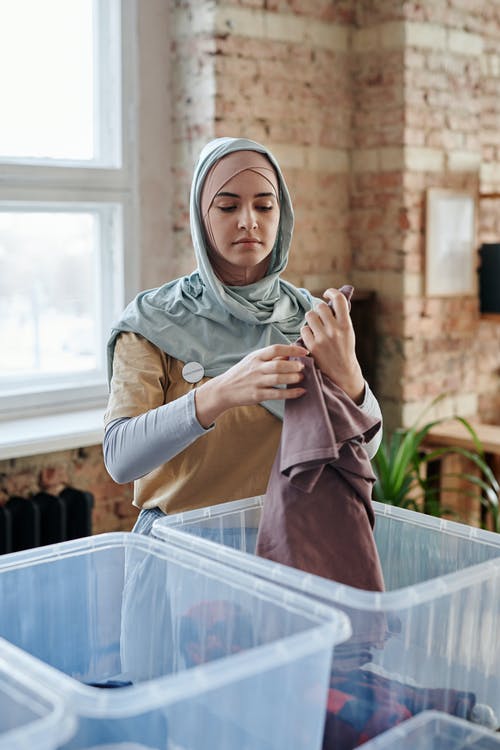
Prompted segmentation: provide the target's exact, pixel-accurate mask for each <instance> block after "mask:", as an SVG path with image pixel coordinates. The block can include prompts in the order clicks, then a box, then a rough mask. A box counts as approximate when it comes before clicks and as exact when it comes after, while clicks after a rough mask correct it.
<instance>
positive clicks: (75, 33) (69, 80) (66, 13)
mask: <svg viewBox="0 0 500 750" xmlns="http://www.w3.org/2000/svg"><path fill="white" fill-rule="evenodd" d="M93 16H94V2H93V0H70V1H69V0H42V1H41V0H14V1H13V0H0V91H1V92H2V104H1V111H2V115H1V128H0V154H1V155H2V156H7V157H18V158H23V157H24V158H26V157H27V158H52V159H75V160H89V159H93V158H94V157H95V155H96V150H97V147H96V138H95V133H94V122H95V119H96V117H95V102H96V101H97V99H96V91H95V90H94V87H95V82H96V81H98V80H99V79H98V76H97V75H96V70H95V69H94V61H95V60H96V59H97V57H96V50H95V39H94V28H95V19H94V17H93Z"/></svg>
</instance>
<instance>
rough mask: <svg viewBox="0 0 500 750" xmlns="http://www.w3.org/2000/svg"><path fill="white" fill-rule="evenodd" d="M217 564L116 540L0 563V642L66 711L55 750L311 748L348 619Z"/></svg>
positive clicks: (135, 538) (64, 546)
mask: <svg viewBox="0 0 500 750" xmlns="http://www.w3.org/2000/svg"><path fill="white" fill-rule="evenodd" d="M222 563H223V555H221V556H220V561H211V560H208V559H206V558H205V557H202V556H199V555H197V554H193V553H192V552H190V551H189V550H187V549H183V548H182V544H181V545H176V546H172V547H169V546H168V545H165V544H164V543H163V542H160V541H158V540H156V539H150V538H147V537H143V536H140V535H137V534H127V533H121V534H102V535H99V536H95V537H88V538H85V539H81V540H75V541H70V542H63V543H61V544H58V545H53V546H49V547H41V548H37V549H34V550H28V551H24V552H18V553H14V554H10V555H5V556H3V557H2V558H1V559H0V602H1V607H0V636H1V637H3V638H5V639H7V641H9V642H10V643H11V644H14V645H12V646H10V649H11V652H12V654H11V656H12V663H14V662H15V663H17V664H21V665H22V669H23V671H24V672H25V673H26V674H29V675H30V678H31V679H32V680H33V681H34V682H36V683H38V684H43V685H44V686H47V687H48V688H50V689H51V690H53V691H54V692H56V693H57V694H58V695H60V696H64V699H65V701H66V703H67V705H68V706H69V707H70V710H71V711H72V712H74V714H76V717H77V731H76V734H75V736H74V737H73V738H72V739H71V740H70V741H69V742H68V743H67V744H65V745H62V747H64V749H65V750H70V748H71V749H73V748H75V749H76V748H78V749H80V748H82V749H83V748H100V747H109V746H111V747H113V745H117V747H120V743H122V744H123V743H128V744H129V745H132V746H133V744H134V743H135V744H136V745H139V746H145V747H146V748H159V749H161V750H172V749H173V748H175V750H202V749H203V750H206V749H207V748H210V749H212V748H214V749H215V748H217V750H235V748H238V750H290V748H294V749H297V750H313V749H316V750H319V748H320V747H321V738H322V725H323V721H324V713H325V712H324V701H325V695H326V691H327V684H328V677H329V669H330V661H331V655H332V649H333V646H334V644H336V643H338V642H340V641H342V640H346V639H347V638H349V634H350V627H349V623H348V620H347V618H346V617H345V615H344V614H343V613H341V612H336V611H335V610H334V609H333V608H331V607H325V606H323V605H322V604H321V603H319V602H318V603H317V606H314V605H313V606H312V605H311V601H310V600H309V599H308V598H306V597H304V596H301V595H300V594H297V593H295V592H291V591H289V590H285V589H283V588H280V587H278V586H276V585H275V584H273V583H270V582H267V581H264V580H262V579H259V578H257V577H254V576H250V575H248V574H246V573H244V572H240V571H237V570H235V569H234V568H233V567H230V566H228V565H224V564H222ZM7 646H8V644H6V647H7ZM35 746H36V747H37V750H38V747H39V746H38V745H34V747H35Z"/></svg>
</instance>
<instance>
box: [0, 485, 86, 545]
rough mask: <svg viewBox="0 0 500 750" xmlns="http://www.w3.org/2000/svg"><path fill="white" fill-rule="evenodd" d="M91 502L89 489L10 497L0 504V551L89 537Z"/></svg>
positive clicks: (67, 488) (71, 488)
mask: <svg viewBox="0 0 500 750" xmlns="http://www.w3.org/2000/svg"><path fill="white" fill-rule="evenodd" d="M93 505H94V497H93V495H92V494H91V493H90V492H85V491H83V490H75V489H74V488H73V487H66V489H64V490H62V492H60V493H59V495H49V494H48V493H47V492H38V493H37V494H36V495H33V496H32V497H29V498H25V497H17V496H13V497H10V498H9V499H8V501H7V502H6V503H5V504H4V505H2V506H0V554H2V555H3V554H5V553H6V552H18V551H19V550H22V549H30V548H31V547H41V546H42V545H45V544H54V543H55V542H64V541H66V540H67V539H78V538H79V537H82V536H90V534H92V507H93Z"/></svg>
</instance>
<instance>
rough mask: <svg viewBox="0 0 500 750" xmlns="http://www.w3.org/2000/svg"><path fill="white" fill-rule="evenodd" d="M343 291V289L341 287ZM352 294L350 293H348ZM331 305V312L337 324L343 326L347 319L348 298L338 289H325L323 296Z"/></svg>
mask: <svg viewBox="0 0 500 750" xmlns="http://www.w3.org/2000/svg"><path fill="white" fill-rule="evenodd" d="M342 288H343V289H345V287H342ZM350 294H352V292H350ZM323 297H324V298H325V299H327V300H328V301H329V302H330V304H331V309H332V312H333V314H334V316H335V318H336V319H337V322H338V323H339V324H341V325H342V324H343V323H345V322H346V320H347V319H348V318H349V309H350V303H349V300H348V298H347V297H346V296H345V295H344V294H343V293H342V292H341V291H340V290H339V289H327V290H326V291H325V293H324V294H323Z"/></svg>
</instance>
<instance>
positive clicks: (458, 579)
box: [153, 519, 500, 612]
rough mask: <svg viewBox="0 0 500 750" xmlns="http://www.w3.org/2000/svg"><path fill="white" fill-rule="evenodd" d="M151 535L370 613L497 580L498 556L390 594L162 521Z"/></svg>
mask: <svg viewBox="0 0 500 750" xmlns="http://www.w3.org/2000/svg"><path fill="white" fill-rule="evenodd" d="M153 534H154V535H155V536H156V537H157V538H158V539H161V540H163V541H164V542H169V543H171V544H174V545H181V546H183V547H185V546H186V545H187V544H189V546H190V548H191V549H192V550H193V552H194V551H196V552H197V553H198V554H200V555H205V556H207V557H209V558H210V559H212V560H218V559H220V556H222V555H223V556H224V558H225V559H226V561H227V562H228V563H229V564H232V565H233V566H234V567H235V568H237V569H238V570H246V571H249V572H251V573H253V574H254V575H257V576H261V577H263V578H265V579H266V580H270V581H274V582H276V583H279V584H280V585H282V586H288V587H290V586H293V590H294V591H301V592H303V593H304V594H306V595H309V596H311V595H313V596H314V597H318V598H319V599H321V600H323V601H329V602H331V604H332V606H333V607H335V605H339V604H342V605H348V606H356V607H357V608H358V609H362V610H369V611H370V612H373V611H384V612H386V611H387V610H388V609H394V610H396V609H406V608H410V607H414V606H416V605H418V604H424V603H426V602H429V601H431V600H432V599H435V598H436V594H437V593H439V594H441V595H446V594H451V593H453V592H455V591H459V590H461V589H463V588H465V587H466V586H468V585H471V584H474V583H476V582H478V581H483V580H485V578H486V576H485V572H486V571H489V575H491V574H492V573H495V574H496V575H497V576H498V577H499V578H500V557H498V558H495V559H493V560H486V561H485V562H481V563H478V564H476V565H470V566H469V567H467V568H462V569H461V570H457V571H455V572H453V573H447V574H446V575H444V576H440V577H439V578H430V579H429V580H428V581H422V582H421V583H416V584H414V585H412V586H405V587H403V588H400V589H394V590H393V591H382V592H380V591H365V590H363V589H356V588H354V587H352V586H347V585H346V584H343V583H337V582H336V581H330V580H327V579H326V578H321V577H320V576H316V575H312V574H310V573H304V572H302V571H300V570H295V569H294V568H291V567H289V566H287V565H282V564H281V563H276V562H273V561H271V560H265V559H263V558H260V557H257V556H256V555H252V554H250V553H248V552H242V551H240V550H237V549H233V548H231V547H226V546H224V545H222V544H219V543H218V542H214V541H212V540H209V539H203V538H201V537H198V536H195V535H194V534H189V533H187V532H186V531H182V530H181V529H177V528H175V527H173V526H167V525H166V524H165V523H164V520H163V519H159V520H157V521H155V522H154V524H153ZM186 537H187V538H188V539H189V541H188V539H187V538H186Z"/></svg>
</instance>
